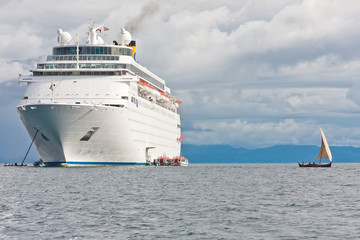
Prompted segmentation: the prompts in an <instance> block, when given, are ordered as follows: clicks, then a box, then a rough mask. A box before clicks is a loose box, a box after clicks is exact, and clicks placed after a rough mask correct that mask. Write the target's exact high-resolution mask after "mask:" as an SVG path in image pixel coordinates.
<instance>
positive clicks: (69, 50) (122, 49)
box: [53, 45, 133, 56]
mask: <svg viewBox="0 0 360 240" xmlns="http://www.w3.org/2000/svg"><path fill="white" fill-rule="evenodd" d="M76 49H77V47H76V46H57V47H54V48H53V55H54V56H59V55H76ZM79 55H115V56H121V55H123V56H132V55H133V49H132V48H131V47H126V46H117V45H115V46H99V45H97V46H79Z"/></svg>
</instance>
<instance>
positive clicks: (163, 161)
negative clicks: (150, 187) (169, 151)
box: [157, 156, 173, 166]
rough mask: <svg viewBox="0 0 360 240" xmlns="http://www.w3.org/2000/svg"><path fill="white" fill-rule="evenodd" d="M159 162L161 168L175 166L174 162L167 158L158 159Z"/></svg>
mask: <svg viewBox="0 0 360 240" xmlns="http://www.w3.org/2000/svg"><path fill="white" fill-rule="evenodd" d="M157 161H158V163H159V165H160V166H170V165H173V160H172V159H171V158H169V157H167V156H162V157H158V158H157Z"/></svg>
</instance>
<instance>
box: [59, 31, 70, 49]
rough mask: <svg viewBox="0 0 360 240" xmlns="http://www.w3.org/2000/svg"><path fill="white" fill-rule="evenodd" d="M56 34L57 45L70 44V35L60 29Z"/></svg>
mask: <svg viewBox="0 0 360 240" xmlns="http://www.w3.org/2000/svg"><path fill="white" fill-rule="evenodd" d="M57 33H58V37H57V40H58V43H60V45H61V46H63V45H67V44H70V42H71V40H72V37H71V34H70V33H68V32H63V30H62V29H59V30H58V31H57Z"/></svg>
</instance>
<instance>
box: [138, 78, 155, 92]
mask: <svg viewBox="0 0 360 240" xmlns="http://www.w3.org/2000/svg"><path fill="white" fill-rule="evenodd" d="M138 84H139V87H140V92H141V93H143V94H146V95H148V94H150V93H151V92H152V91H153V90H154V87H153V86H151V85H150V84H149V83H148V82H146V81H145V80H143V79H141V78H140V80H139V82H138Z"/></svg>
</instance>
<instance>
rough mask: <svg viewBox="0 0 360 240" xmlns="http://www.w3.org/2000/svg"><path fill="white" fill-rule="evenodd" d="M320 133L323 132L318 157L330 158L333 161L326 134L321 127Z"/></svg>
mask: <svg viewBox="0 0 360 240" xmlns="http://www.w3.org/2000/svg"><path fill="white" fill-rule="evenodd" d="M320 133H321V148H320V152H319V155H318V156H317V158H316V159H322V158H328V159H329V160H330V162H331V161H332V156H331V152H330V148H329V145H328V143H327V141H326V138H325V134H324V132H323V131H322V130H321V128H320Z"/></svg>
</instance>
